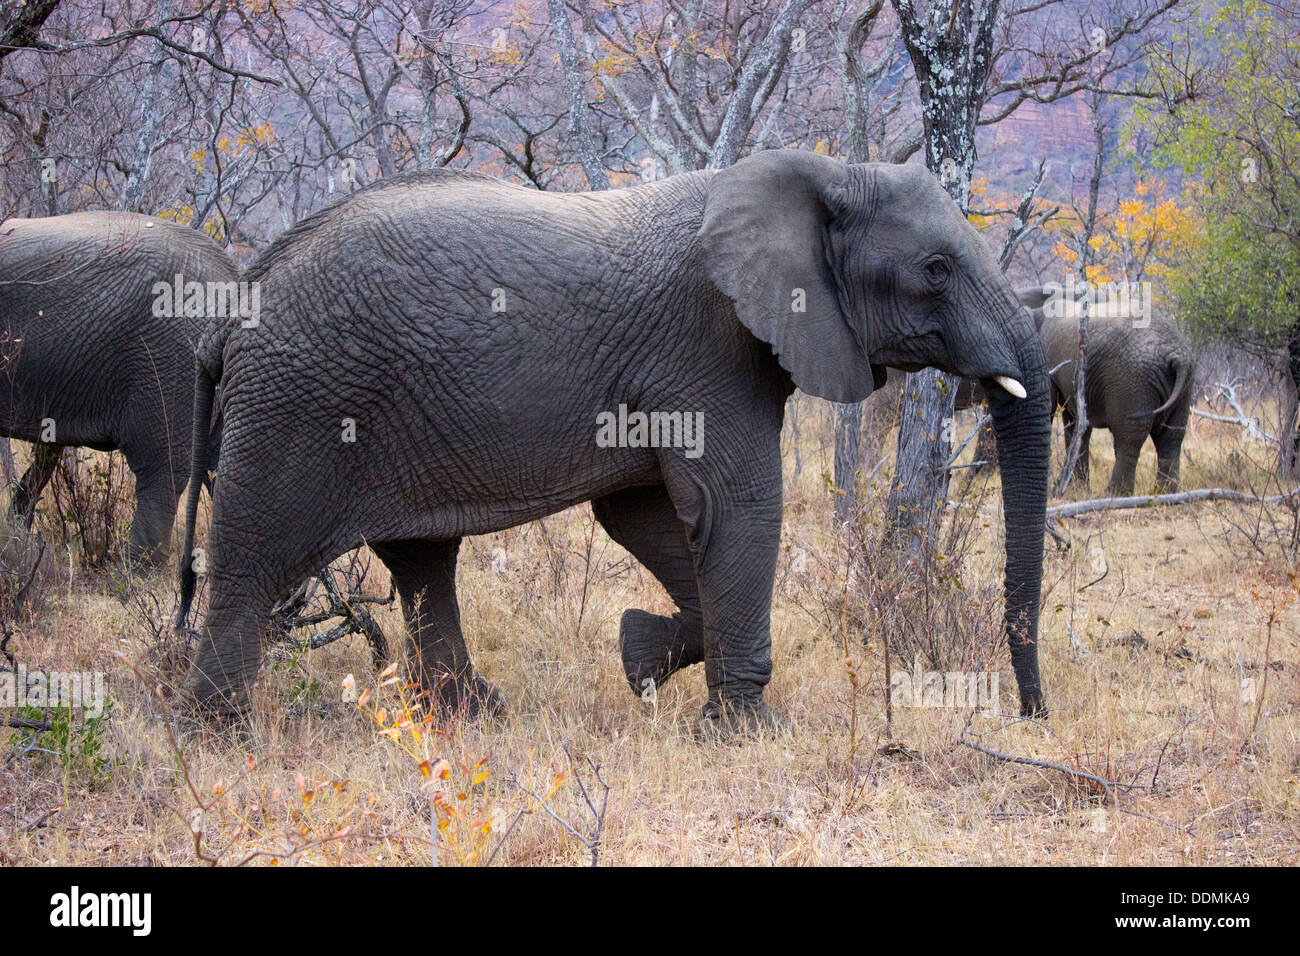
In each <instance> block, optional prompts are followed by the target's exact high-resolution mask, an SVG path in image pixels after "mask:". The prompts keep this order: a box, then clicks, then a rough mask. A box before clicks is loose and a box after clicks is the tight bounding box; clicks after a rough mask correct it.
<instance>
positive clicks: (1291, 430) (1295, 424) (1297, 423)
mask: <svg viewBox="0 0 1300 956" xmlns="http://www.w3.org/2000/svg"><path fill="white" fill-rule="evenodd" d="M1287 365H1288V366H1289V367H1290V371H1291V394H1290V396H1289V401H1288V402H1287V405H1288V409H1287V412H1286V416H1285V418H1284V419H1283V420H1282V429H1281V432H1282V433H1281V435H1280V440H1279V442H1278V455H1279V456H1280V461H1279V462H1278V464H1279V465H1280V466H1281V470H1282V472H1283V474H1288V475H1294V474H1296V473H1297V472H1300V321H1298V322H1297V323H1296V325H1295V327H1294V328H1293V329H1292V330H1291V340H1290V341H1289V342H1287Z"/></svg>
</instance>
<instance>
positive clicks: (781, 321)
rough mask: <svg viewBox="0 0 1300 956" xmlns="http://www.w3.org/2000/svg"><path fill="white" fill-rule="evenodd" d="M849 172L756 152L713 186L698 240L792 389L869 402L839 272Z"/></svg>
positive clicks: (791, 153)
mask: <svg viewBox="0 0 1300 956" xmlns="http://www.w3.org/2000/svg"><path fill="white" fill-rule="evenodd" d="M845 176H846V167H845V166H844V164H842V163H840V162H838V161H836V160H834V159H831V158H830V157H827V156H819V155H817V154H816V153H806V152H800V151H798V150H769V151H765V152H760V153H755V154H754V155H753V156H750V157H749V158H747V159H743V160H741V161H740V162H738V163H736V165H734V166H732V167H730V168H728V169H723V170H720V171H719V172H717V173H716V174H715V175H714V177H713V179H712V180H711V181H710V183H709V187H708V195H707V197H706V199H705V203H704V222H703V225H702V226H701V227H700V232H699V238H700V242H701V245H702V248H703V254H704V267H705V270H706V271H707V273H708V276H709V279H710V281H712V282H713V284H714V285H715V286H717V287H718V289H719V290H720V291H721V292H722V293H723V294H724V295H726V296H727V297H728V298H730V299H731V301H732V302H733V303H734V304H735V307H736V316H737V317H738V318H739V319H740V321H741V323H742V324H743V325H744V326H745V328H747V329H749V331H750V332H752V333H753V334H754V335H755V336H756V337H758V338H759V339H762V340H763V341H764V342H766V343H768V344H769V345H771V346H772V351H773V352H775V353H776V355H777V358H778V360H779V361H780V362H781V365H782V367H783V368H785V370H786V371H787V372H789V373H790V376H791V378H793V379H794V383H795V384H796V385H797V386H799V388H801V389H803V390H804V391H805V392H807V393H808V394H810V395H817V396H819V397H821V398H827V399H830V400H831V401H833V402H858V401H861V400H862V399H864V398H866V397H867V396H868V395H870V394H871V392H872V390H873V385H874V380H875V379H879V380H880V381H881V382H883V380H884V369H883V368H878V369H876V370H874V374H873V369H872V367H871V359H870V356H869V355H868V354H867V348H866V344H865V342H864V341H863V335H862V332H861V330H859V329H856V328H855V327H854V326H853V324H852V320H851V316H850V315H849V314H848V312H847V303H846V296H845V294H844V290H843V285H842V282H841V280H840V277H839V276H838V275H837V273H836V270H837V268H838V265H837V264H835V263H837V262H838V260H839V257H840V253H841V252H842V250H841V249H832V248H830V247H831V245H832V244H834V243H835V242H836V241H837V240H836V239H835V235H836V230H835V229H834V220H835V213H834V210H835V209H836V208H837V207H838V206H839V204H840V202H841V195H842V190H843V185H844V179H845Z"/></svg>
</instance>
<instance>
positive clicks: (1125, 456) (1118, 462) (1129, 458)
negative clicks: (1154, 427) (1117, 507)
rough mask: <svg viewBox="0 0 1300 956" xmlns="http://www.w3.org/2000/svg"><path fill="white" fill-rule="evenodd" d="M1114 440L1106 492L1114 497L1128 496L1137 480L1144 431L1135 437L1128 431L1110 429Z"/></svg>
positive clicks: (1144, 436)
mask: <svg viewBox="0 0 1300 956" xmlns="http://www.w3.org/2000/svg"><path fill="white" fill-rule="evenodd" d="M1111 436H1112V438H1113V440H1114V442H1115V468H1114V470H1113V471H1112V472H1111V473H1110V484H1109V485H1107V487H1106V493H1107V494H1108V495H1111V496H1114V497H1121V498H1123V497H1128V496H1130V495H1132V494H1133V486H1134V484H1135V483H1136V482H1137V466H1138V458H1139V457H1141V455H1142V443H1143V442H1144V441H1145V440H1146V433H1145V432H1140V433H1138V434H1137V435H1136V437H1135V436H1134V435H1132V434H1130V433H1128V432H1116V431H1112V432H1111Z"/></svg>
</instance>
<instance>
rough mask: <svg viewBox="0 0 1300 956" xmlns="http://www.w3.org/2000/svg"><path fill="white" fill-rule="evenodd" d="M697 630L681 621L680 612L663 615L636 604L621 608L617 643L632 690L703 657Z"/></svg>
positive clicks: (638, 690) (654, 684)
mask: <svg viewBox="0 0 1300 956" xmlns="http://www.w3.org/2000/svg"><path fill="white" fill-rule="evenodd" d="M693 630H694V631H695V633H692V631H693ZM698 631H699V629H698V628H695V629H691V628H688V627H686V625H685V624H683V623H682V616H681V613H680V612H679V613H677V614H674V615H673V616H672V617H663V616H662V615H659V614H650V613H647V612H646V611H641V610H637V609H636V608H632V609H630V610H627V611H624V612H623V620H622V621H621V622H620V623H619V626H618V647H619V652H620V653H621V654H622V656H623V673H624V675H626V677H627V682H628V685H629V686H630V687H631V688H632V693H634V694H637V695H638V696H639V695H641V694H643V693H645V692H647V691H649V690H650V689H651V688H653V687H657V686H659V685H660V684H662V683H663V682H664V681H666V680H667V679H668V678H669V677H671V676H672V675H673V674H675V673H676V672H677V671H679V670H681V669H682V668H683V667H689V666H690V665H691V664H698V663H700V661H702V660H704V637H703V634H701V633H698Z"/></svg>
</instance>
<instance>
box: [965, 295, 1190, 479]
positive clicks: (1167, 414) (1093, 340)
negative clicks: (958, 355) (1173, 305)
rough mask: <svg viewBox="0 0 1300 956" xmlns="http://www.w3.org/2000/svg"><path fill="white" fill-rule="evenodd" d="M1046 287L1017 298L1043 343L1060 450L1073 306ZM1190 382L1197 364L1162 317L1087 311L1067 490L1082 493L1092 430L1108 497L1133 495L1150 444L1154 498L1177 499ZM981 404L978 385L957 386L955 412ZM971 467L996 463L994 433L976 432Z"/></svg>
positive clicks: (1074, 338) (1068, 410) (1069, 435)
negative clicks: (1080, 409)
mask: <svg viewBox="0 0 1300 956" xmlns="http://www.w3.org/2000/svg"><path fill="white" fill-rule="evenodd" d="M1053 292H1054V289H1053V287H1051V286H1026V287H1022V288H1019V289H1017V290H1016V295H1017V297H1018V298H1019V299H1020V301H1021V303H1022V304H1024V306H1025V307H1026V308H1027V309H1028V310H1029V314H1030V315H1031V316H1033V319H1034V324H1035V325H1036V326H1037V327H1038V330H1039V335H1040V336H1041V337H1042V339H1043V348H1044V351H1045V353H1046V355H1047V367H1048V369H1049V370H1052V372H1051V375H1052V397H1053V407H1054V408H1061V409H1063V417H1064V421H1065V430H1066V431H1065V444H1066V448H1067V449H1068V448H1069V447H1070V442H1071V441H1072V440H1073V437H1074V423H1075V421H1076V419H1077V417H1078V416H1077V412H1076V410H1075V379H1074V375H1075V368H1076V366H1075V358H1076V356H1077V352H1078V343H1079V317H1080V312H1081V309H1082V306H1081V305H1080V304H1079V303H1078V302H1074V301H1070V300H1066V299H1061V298H1058V297H1055V296H1054V295H1053ZM1195 378H1196V356H1195V353H1194V352H1193V350H1192V347H1191V345H1190V344H1189V343H1188V341H1187V339H1186V337H1185V336H1184V335H1183V333H1182V332H1180V331H1179V330H1178V328H1177V326H1175V325H1174V324H1173V323H1172V322H1171V321H1169V319H1168V318H1167V317H1165V316H1163V315H1159V314H1156V315H1152V316H1150V318H1149V321H1148V320H1147V319H1146V318H1144V317H1142V316H1136V317H1134V316H1131V315H1129V314H1127V313H1125V314H1120V310H1119V309H1116V308H1113V307H1112V306H1111V304H1110V303H1109V302H1108V301H1104V302H1100V303H1098V304H1097V305H1095V306H1093V308H1092V311H1091V312H1090V313H1089V321H1088V371H1087V375H1086V379H1087V390H1086V394H1085V395H1084V401H1086V402H1087V413H1088V430H1087V431H1086V432H1085V434H1084V436H1083V444H1082V447H1081V452H1080V455H1079V460H1078V462H1076V464H1075V469H1074V473H1073V475H1072V476H1071V483H1077V484H1079V485H1082V486H1083V487H1084V488H1086V487H1087V486H1088V478H1089V468H1088V444H1089V440H1090V438H1091V437H1092V429H1094V428H1106V429H1109V430H1110V432H1111V436H1112V439H1113V441H1114V445H1115V466H1114V470H1113V471H1112V473H1111V480H1110V484H1109V486H1108V488H1107V493H1108V494H1112V495H1131V494H1132V493H1133V488H1134V484H1135V474H1136V469H1137V462H1138V458H1139V457H1140V455H1141V452H1142V445H1143V444H1144V443H1145V441H1146V439H1147V438H1148V437H1150V438H1151V440H1152V442H1153V443H1154V444H1155V448H1156V458H1157V474H1156V488H1157V491H1177V490H1178V484H1179V461H1180V458H1181V453H1182V443H1183V438H1184V436H1185V435H1186V433H1187V421H1188V418H1189V416H1190V414H1191V405H1192V397H1193V393H1194V384H1195ZM982 401H984V389H983V387H982V386H980V384H979V383H978V382H975V381H972V380H971V379H962V380H961V382H960V384H959V385H958V387H957V395H956V402H955V405H956V408H957V409H959V410H960V409H965V408H971V407H973V406H975V405H978V404H979V403H980V402H982ZM975 460H976V461H984V462H985V463H986V464H991V463H993V462H994V461H995V460H996V452H995V444H994V439H993V431H992V429H991V428H990V427H988V426H987V425H986V426H985V427H984V428H982V429H981V431H980V435H979V441H978V444H977V446H976V449H975Z"/></svg>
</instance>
